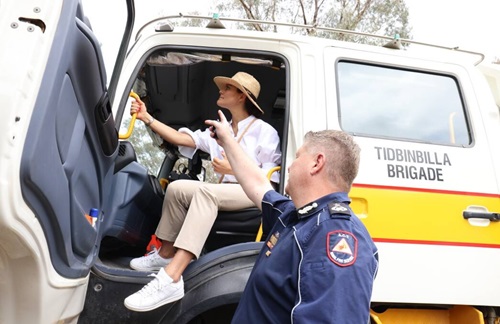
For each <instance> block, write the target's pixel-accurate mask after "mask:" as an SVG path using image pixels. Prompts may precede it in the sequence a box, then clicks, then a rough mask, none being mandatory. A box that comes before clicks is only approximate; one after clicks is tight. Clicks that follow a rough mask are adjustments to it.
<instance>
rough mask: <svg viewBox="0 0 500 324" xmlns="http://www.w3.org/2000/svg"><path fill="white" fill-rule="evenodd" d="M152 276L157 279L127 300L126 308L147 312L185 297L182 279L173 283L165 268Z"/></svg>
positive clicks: (125, 302)
mask: <svg viewBox="0 0 500 324" xmlns="http://www.w3.org/2000/svg"><path fill="white" fill-rule="evenodd" d="M152 276H154V277H155V278H154V279H153V280H152V281H151V282H150V283H148V284H147V285H146V286H144V287H143V288H142V289H141V290H139V291H138V292H136V293H135V294H132V295H130V296H128V297H127V298H125V301H124V304H125V307H127V308H128V309H130V310H133V311H136V312H147V311H150V310H153V309H156V308H158V307H160V306H163V305H165V304H168V303H172V302H174V301H176V300H179V299H181V298H182V297H184V281H183V280H182V277H181V279H180V280H179V281H178V282H173V280H172V278H170V276H169V275H168V274H167V273H166V272H165V270H163V268H162V269H161V270H160V271H159V272H158V274H156V275H154V274H153V275H152Z"/></svg>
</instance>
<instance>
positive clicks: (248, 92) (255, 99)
mask: <svg viewBox="0 0 500 324" xmlns="http://www.w3.org/2000/svg"><path fill="white" fill-rule="evenodd" d="M242 87H243V89H245V91H246V92H247V94H248V95H249V96H250V98H252V99H253V100H254V101H257V98H256V97H255V95H254V94H253V93H252V91H250V90H248V89H247V88H246V87H245V86H243V85H242Z"/></svg>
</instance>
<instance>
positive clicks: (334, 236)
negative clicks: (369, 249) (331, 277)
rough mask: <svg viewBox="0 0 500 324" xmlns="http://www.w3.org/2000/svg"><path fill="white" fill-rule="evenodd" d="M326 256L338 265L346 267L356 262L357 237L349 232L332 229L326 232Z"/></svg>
mask: <svg viewBox="0 0 500 324" xmlns="http://www.w3.org/2000/svg"><path fill="white" fill-rule="evenodd" d="M326 247H327V249H328V250H327V252H328V257H329V258H330V260H331V261H332V262H333V263H335V264H336V265H338V266H341V267H347V266H350V265H353V264H354V262H356V257H357V255H358V239H357V238H356V237H355V236H354V235H353V234H352V233H350V232H345V231H333V232H330V233H328V234H327V242H326Z"/></svg>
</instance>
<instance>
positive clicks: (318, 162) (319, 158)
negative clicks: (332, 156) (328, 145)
mask: <svg viewBox="0 0 500 324" xmlns="http://www.w3.org/2000/svg"><path fill="white" fill-rule="evenodd" d="M325 160H326V159H325V155H324V154H323V153H318V154H316V156H315V158H314V164H313V167H312V168H311V175H315V174H318V173H319V172H321V170H322V169H323V168H324V166H325V162H326V161H325Z"/></svg>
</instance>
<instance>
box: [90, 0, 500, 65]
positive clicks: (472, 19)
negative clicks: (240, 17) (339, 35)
mask: <svg viewBox="0 0 500 324" xmlns="http://www.w3.org/2000/svg"><path fill="white" fill-rule="evenodd" d="M81 1H82V3H83V7H84V12H85V13H86V15H87V16H88V18H89V19H90V22H91V24H92V28H93V30H94V32H95V33H96V35H97V37H98V38H99V40H100V42H101V45H102V51H103V55H104V60H105V63H106V66H107V69H108V68H109V67H108V65H111V64H112V62H114V57H115V56H116V51H117V49H118V47H119V45H120V40H121V35H122V30H123V25H124V23H125V17H126V7H125V1H124V0H81ZM135 2H136V4H135V8H136V16H137V23H136V25H135V27H136V28H139V27H140V26H142V25H143V24H144V23H145V22H147V21H149V20H150V19H153V18H156V17H158V16H160V15H162V16H164V15H165V16H166V15H174V14H178V13H179V12H182V13H183V14H187V13H190V12H192V11H194V10H196V11H198V12H199V13H200V14H202V15H207V16H212V14H213V12H212V11H211V4H213V3H214V0H184V1H177V0H136V1H135ZM405 2H406V4H407V6H408V8H409V12H410V24H411V26H412V35H413V40H415V41H419V42H425V43H431V44H436V45H440V46H446V47H456V46H458V47H459V48H460V49H463V50H469V51H477V52H481V53H483V54H485V56H486V61H493V60H494V59H496V58H500V17H499V13H500V1H499V0H474V1H472V0H405ZM134 37H135V33H134ZM109 73H110V72H109Z"/></svg>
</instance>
